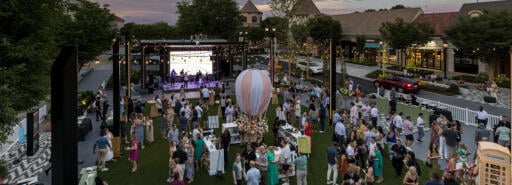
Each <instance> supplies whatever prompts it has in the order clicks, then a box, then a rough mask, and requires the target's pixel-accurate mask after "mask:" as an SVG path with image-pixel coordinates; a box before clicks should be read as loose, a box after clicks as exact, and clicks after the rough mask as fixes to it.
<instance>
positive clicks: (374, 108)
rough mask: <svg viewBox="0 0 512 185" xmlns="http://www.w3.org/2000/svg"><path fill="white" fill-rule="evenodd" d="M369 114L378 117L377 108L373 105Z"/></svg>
mask: <svg viewBox="0 0 512 185" xmlns="http://www.w3.org/2000/svg"><path fill="white" fill-rule="evenodd" d="M370 114H371V115H372V117H379V109H377V107H373V108H372V109H371V110H370Z"/></svg>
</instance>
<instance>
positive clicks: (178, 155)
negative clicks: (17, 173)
mask: <svg viewBox="0 0 512 185" xmlns="http://www.w3.org/2000/svg"><path fill="white" fill-rule="evenodd" d="M184 149H185V145H183V144H180V145H178V150H176V151H175V152H174V153H173V154H172V159H171V161H175V163H176V164H177V166H179V173H180V179H181V180H183V174H185V164H186V162H187V160H188V156H187V152H185V150H184Z"/></svg>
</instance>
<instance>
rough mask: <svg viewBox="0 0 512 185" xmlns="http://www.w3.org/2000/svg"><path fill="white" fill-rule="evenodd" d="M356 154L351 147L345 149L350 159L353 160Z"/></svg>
mask: <svg viewBox="0 0 512 185" xmlns="http://www.w3.org/2000/svg"><path fill="white" fill-rule="evenodd" d="M355 155H356V153H355V152H354V148H353V147H352V146H351V145H348V147H347V156H348V157H350V158H354V157H355Z"/></svg>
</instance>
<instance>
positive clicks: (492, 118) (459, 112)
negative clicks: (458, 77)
mask: <svg viewBox="0 0 512 185" xmlns="http://www.w3.org/2000/svg"><path fill="white" fill-rule="evenodd" d="M417 100H418V102H419V103H421V104H426V105H429V106H432V107H437V108H439V109H443V110H447V111H450V112H451V113H452V118H453V119H454V120H459V121H461V122H463V123H465V124H466V125H472V126H478V124H477V120H476V118H475V116H476V113H477V111H474V110H471V109H468V108H462V107H457V106H454V105H450V104H446V103H442V102H440V101H433V100H429V99H425V98H420V97H418V99H417ZM500 119H501V116H496V115H491V114H489V119H488V120H487V129H492V128H493V126H494V125H496V124H498V122H499V121H500Z"/></svg>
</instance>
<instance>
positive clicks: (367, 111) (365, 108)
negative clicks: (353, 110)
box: [362, 104, 371, 117]
mask: <svg viewBox="0 0 512 185" xmlns="http://www.w3.org/2000/svg"><path fill="white" fill-rule="evenodd" d="M362 109H363V110H362V113H363V116H364V117H366V116H370V115H369V114H370V109H371V107H370V106H369V105H366V104H365V105H363V108H362Z"/></svg>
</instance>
